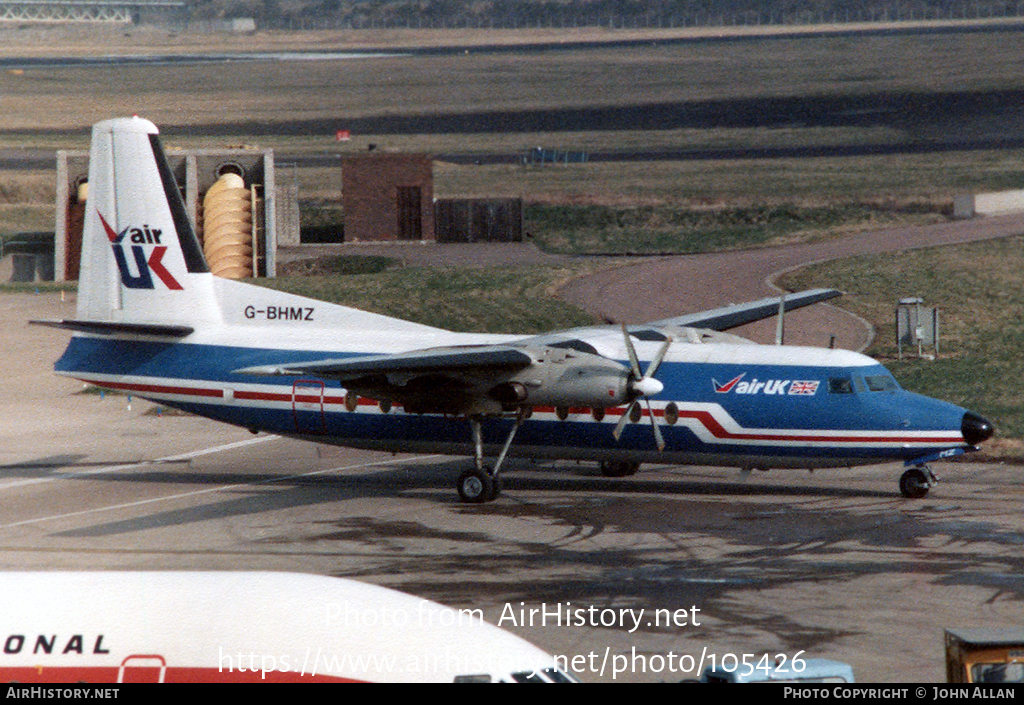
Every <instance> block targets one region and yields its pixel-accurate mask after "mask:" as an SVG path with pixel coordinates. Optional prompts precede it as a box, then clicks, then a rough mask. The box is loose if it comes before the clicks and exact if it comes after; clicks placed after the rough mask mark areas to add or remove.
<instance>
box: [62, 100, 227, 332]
mask: <svg viewBox="0 0 1024 705" xmlns="http://www.w3.org/2000/svg"><path fill="white" fill-rule="evenodd" d="M88 198H89V200H88V205H87V207H86V215H85V224H84V229H83V232H82V262H81V267H80V271H79V284H78V287H79V288H78V311H77V317H78V319H79V320H82V321H110V322H117V323H143V324H176V325H181V326H192V325H195V324H197V323H202V322H208V321H212V320H218V319H219V318H220V315H219V311H218V310H217V306H216V298H215V297H214V296H212V295H210V294H211V293H212V292H211V289H212V284H211V282H210V278H211V275H210V274H209V269H208V267H207V266H206V260H205V259H204V257H203V252H202V249H201V247H200V245H199V240H198V238H197V237H196V234H195V232H194V230H193V228H192V224H191V222H190V221H189V219H188V216H187V214H186V211H185V205H184V203H183V201H182V198H181V193H180V192H179V191H178V186H177V183H176V182H175V180H174V176H173V174H172V173H171V170H170V167H169V166H168V164H167V159H166V157H165V156H164V152H163V148H162V147H161V145H160V139H159V136H158V130H157V128H156V126H155V125H154V124H153V123H151V122H149V121H148V120H143V119H142V118H138V117H134V118H120V119H115V120H106V121H104V122H100V123H97V124H96V125H95V126H94V127H93V131H92V148H91V151H90V155H89V197H88Z"/></svg>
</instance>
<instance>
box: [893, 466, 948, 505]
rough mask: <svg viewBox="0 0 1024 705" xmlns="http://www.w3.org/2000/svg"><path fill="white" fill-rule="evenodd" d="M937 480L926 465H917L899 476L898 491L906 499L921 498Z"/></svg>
mask: <svg viewBox="0 0 1024 705" xmlns="http://www.w3.org/2000/svg"><path fill="white" fill-rule="evenodd" d="M938 481H939V478H937V477H935V474H934V473H933V472H932V471H931V469H930V468H929V467H928V466H927V465H918V466H916V467H912V468H910V469H909V470H907V471H906V472H904V473H903V475H901V476H900V492H901V493H902V494H903V496H904V497H906V498H907V499H921V498H922V497H924V496H925V495H927V494H928V490H930V489H931V488H932V485H934V484H935V483H937V482H938Z"/></svg>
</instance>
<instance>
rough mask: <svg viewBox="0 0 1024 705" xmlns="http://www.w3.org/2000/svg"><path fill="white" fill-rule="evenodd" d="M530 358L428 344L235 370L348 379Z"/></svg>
mask: <svg viewBox="0 0 1024 705" xmlns="http://www.w3.org/2000/svg"><path fill="white" fill-rule="evenodd" d="M532 363H533V358H532V357H530V356H529V355H528V354H527V353H525V352H523V351H522V350H518V349H516V348H512V347H507V346H493V345H484V346H470V347H455V348H428V349H426V350H414V351H412V352H407V353H396V354H393V355H364V356H361V357H349V358H339V359H331V358H328V359H324V360H315V361H313V362H300V363H295V364H285V365H257V366H255V367H245V368H242V369H238V370H234V373H235V374H247V375H293V376H294V375H311V374H313V375H318V376H320V377H326V378H329V379H337V380H341V381H344V380H351V379H357V378H360V377H366V376H379V375H396V374H405V375H428V374H445V373H450V374H460V373H465V372H469V371H473V370H480V371H484V370H492V371H493V370H518V369H522V368H524V367H528V366H529V365H531V364H532Z"/></svg>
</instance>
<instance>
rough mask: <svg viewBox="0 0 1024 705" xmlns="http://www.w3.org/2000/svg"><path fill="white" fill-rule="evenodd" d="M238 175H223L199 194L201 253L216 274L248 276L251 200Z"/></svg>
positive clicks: (250, 247)
mask: <svg viewBox="0 0 1024 705" xmlns="http://www.w3.org/2000/svg"><path fill="white" fill-rule="evenodd" d="M250 198H251V197H250V193H249V190H248V189H247V188H245V182H244V181H242V177H241V176H239V175H238V174H231V173H228V174H224V175H223V176H221V177H220V178H219V179H217V182H216V183H215V184H214V185H213V186H211V187H210V188H209V189H208V190H207V191H206V196H204V197H203V254H205V255H206V263H207V264H208V265H209V267H210V271H211V272H213V273H214V274H216V275H217V276H219V277H227V278H228V279H242V278H245V277H251V276H252V273H253V272H252V260H253V256H252V201H251V200H250Z"/></svg>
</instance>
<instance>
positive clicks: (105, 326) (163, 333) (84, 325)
mask: <svg viewBox="0 0 1024 705" xmlns="http://www.w3.org/2000/svg"><path fill="white" fill-rule="evenodd" d="M29 323H31V324H32V325H36V326H49V327H50V328H63V329H64V330H71V331H75V332H76V333H94V334H96V335H126V334H127V335H147V336H151V337H153V336H155V337H158V338H184V337H185V336H187V335H190V334H191V333H192V332H193V328H191V327H190V326H172V325H161V324H158V323H125V322H117V321H75V320H67V319H65V320H63V321H29Z"/></svg>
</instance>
